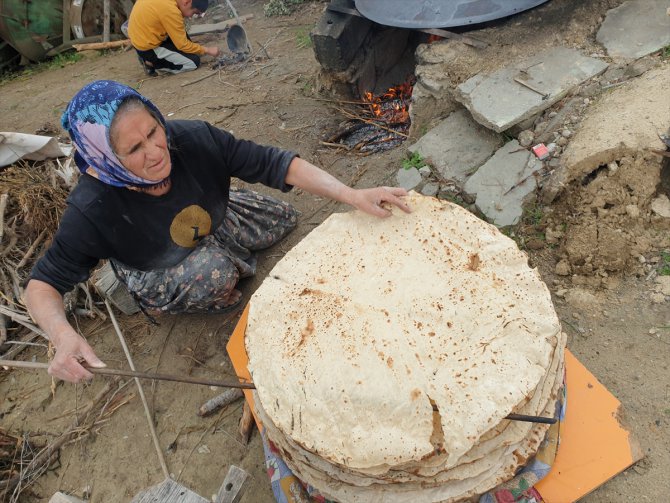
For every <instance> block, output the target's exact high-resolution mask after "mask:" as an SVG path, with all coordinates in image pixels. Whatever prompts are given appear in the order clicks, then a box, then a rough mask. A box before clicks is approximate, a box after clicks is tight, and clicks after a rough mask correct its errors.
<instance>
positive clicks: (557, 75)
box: [454, 47, 607, 132]
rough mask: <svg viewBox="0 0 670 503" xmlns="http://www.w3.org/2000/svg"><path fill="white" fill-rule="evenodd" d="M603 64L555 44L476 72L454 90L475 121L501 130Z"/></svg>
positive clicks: (601, 69)
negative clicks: (487, 71)
mask: <svg viewBox="0 0 670 503" xmlns="http://www.w3.org/2000/svg"><path fill="white" fill-rule="evenodd" d="M606 68H607V63H605V62H603V61H601V60H599V59H596V58H590V57H587V56H583V55H582V54H581V53H579V52H578V51H575V50H573V49H568V48H565V47H555V48H552V49H549V50H546V51H543V52H541V53H539V54H536V55H535V56H532V57H530V58H528V59H526V60H524V61H522V62H520V63H516V64H514V65H510V66H507V67H504V68H502V69H500V70H498V71H497V72H495V73H493V74H491V75H489V76H485V75H481V74H479V75H475V76H474V77H472V78H470V79H468V80H467V81H465V82H463V83H462V84H461V85H459V86H458V87H457V88H456V89H455V93H454V94H455V98H456V99H457V100H458V101H460V102H461V103H463V104H464V105H465V106H466V107H467V108H468V110H470V112H471V113H472V116H473V117H474V118H475V120H476V121H477V122H479V123H480V124H483V125H484V126H486V127H488V128H490V129H493V130H494V131H497V132H501V131H505V130H506V129H508V128H510V127H512V126H513V125H514V124H517V123H519V122H521V121H523V120H524V119H526V118H528V117H530V116H532V115H534V114H536V113H538V112H541V111H542V110H545V109H546V108H549V107H550V106H551V105H553V104H554V103H556V102H557V101H558V100H560V99H562V98H563V97H564V96H566V95H567V94H568V93H569V92H570V91H571V90H572V89H574V88H575V87H576V86H578V85H579V84H581V83H582V82H584V81H585V80H588V79H590V78H591V77H594V76H595V75H598V74H599V73H601V72H604V71H605V69H606ZM515 79H517V80H521V81H523V82H524V83H525V84H526V85H525V86H524V85H522V84H520V83H519V82H518V81H517V80H515ZM531 88H533V89H535V90H531Z"/></svg>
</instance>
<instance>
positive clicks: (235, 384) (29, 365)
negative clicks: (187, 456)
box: [0, 360, 255, 389]
mask: <svg viewBox="0 0 670 503" xmlns="http://www.w3.org/2000/svg"><path fill="white" fill-rule="evenodd" d="M0 367H14V368H22V369H44V370H45V369H47V368H49V365H48V364H47V363H38V362H22V361H16V360H0ZM83 367H84V368H85V369H86V370H88V371H89V372H90V373H91V374H99V375H107V376H123V377H137V378H138V379H152V380H155V381H173V382H181V383H187V384H202V385H205V386H217V387H219V388H241V389H255V386H254V384H253V383H246V382H239V381H213V380H210V379H199V378H197V377H190V376H175V375H170V374H150V373H147V372H139V371H136V370H122V369H110V368H106V367H105V368H93V367H88V366H86V365H84V366H83Z"/></svg>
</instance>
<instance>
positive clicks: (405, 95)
mask: <svg viewBox="0 0 670 503" xmlns="http://www.w3.org/2000/svg"><path fill="white" fill-rule="evenodd" d="M412 88H413V83H412V82H411V81H408V82H404V83H403V84H400V85H398V86H396V87H390V88H389V89H388V91H386V92H385V93H383V94H381V95H379V96H374V95H373V94H372V93H371V92H369V91H366V92H365V93H363V98H364V101H365V102H366V103H367V104H368V106H369V108H370V111H371V112H372V114H373V115H374V116H375V117H377V118H379V119H381V120H383V121H384V122H386V123H388V124H399V123H406V122H409V111H408V107H409V100H410V98H411V96H412Z"/></svg>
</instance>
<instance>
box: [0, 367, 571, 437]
mask: <svg viewBox="0 0 670 503" xmlns="http://www.w3.org/2000/svg"><path fill="white" fill-rule="evenodd" d="M0 367H10V368H12V367H13V368H23V369H44V370H46V369H47V368H49V365H48V364H46V363H37V362H23V361H17V360H0ZM86 369H87V370H88V371H89V372H91V373H93V374H101V375H112V376H124V377H135V378H139V379H153V380H156V381H173V382H181V383H187V384H203V385H205V386H217V387H219V388H240V389H256V387H255V386H254V384H253V383H250V382H249V383H246V382H238V381H211V380H209V379H198V378H195V377H188V376H183V377H182V376H174V375H167V374H149V373H146V372H136V371H130V370H118V369H108V368H101V369H100V368H92V367H86ZM433 408H435V407H433ZM505 419H509V420H510V421H525V422H529V423H544V424H554V423H556V422H557V421H558V420H557V419H556V418H553V417H544V416H526V415H524V414H508V415H507V416H505Z"/></svg>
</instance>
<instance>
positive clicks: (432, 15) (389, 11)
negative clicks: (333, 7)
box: [356, 0, 548, 29]
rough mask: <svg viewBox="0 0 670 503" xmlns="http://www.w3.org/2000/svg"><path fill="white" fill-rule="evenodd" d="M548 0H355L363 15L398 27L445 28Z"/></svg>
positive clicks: (482, 19) (513, 11) (481, 19)
mask: <svg viewBox="0 0 670 503" xmlns="http://www.w3.org/2000/svg"><path fill="white" fill-rule="evenodd" d="M547 1H548V0H422V1H412V0H356V8H357V9H358V10H359V11H360V13H361V14H363V16H365V17H366V18H368V19H370V20H372V21H374V22H376V23H379V24H383V25H386V26H395V27H397V28H414V29H417V28H448V27H453V26H466V25H469V24H475V23H484V22H486V21H492V20H494V19H500V18H502V17H506V16H511V15H512V14H517V13H519V12H522V11H524V10H527V9H531V8H533V7H535V6H537V5H540V4H543V3H545V2H547Z"/></svg>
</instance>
